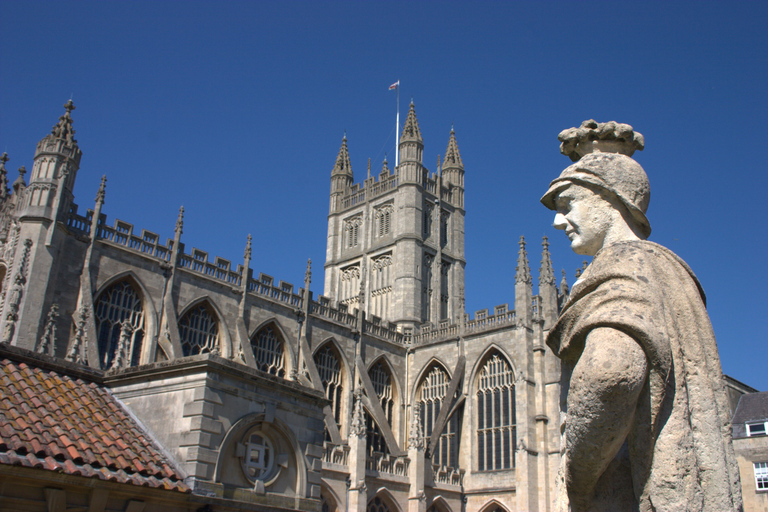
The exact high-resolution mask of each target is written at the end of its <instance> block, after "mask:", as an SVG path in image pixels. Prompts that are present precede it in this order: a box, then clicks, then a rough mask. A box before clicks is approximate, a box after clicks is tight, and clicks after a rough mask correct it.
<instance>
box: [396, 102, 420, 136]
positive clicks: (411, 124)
mask: <svg viewBox="0 0 768 512" xmlns="http://www.w3.org/2000/svg"><path fill="white" fill-rule="evenodd" d="M403 142H419V143H423V142H424V139H422V138H421V130H420V129H419V121H418V120H417V119H416V108H415V107H414V105H413V100H411V105H410V107H409V109H408V117H406V118H405V124H403V133H402V135H401V136H400V143H403Z"/></svg>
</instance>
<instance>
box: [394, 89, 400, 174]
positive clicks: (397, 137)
mask: <svg viewBox="0 0 768 512" xmlns="http://www.w3.org/2000/svg"><path fill="white" fill-rule="evenodd" d="M395 144H396V145H395V169H397V166H398V165H399V164H400V80H398V81H397V121H396V122H395Z"/></svg>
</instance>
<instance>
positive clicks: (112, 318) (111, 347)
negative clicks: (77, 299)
mask: <svg viewBox="0 0 768 512" xmlns="http://www.w3.org/2000/svg"><path fill="white" fill-rule="evenodd" d="M94 309H95V311H96V316H95V320H96V333H97V336H98V345H99V357H100V359H101V361H100V362H101V367H102V368H104V369H108V368H113V367H123V366H132V365H137V364H139V358H140V357H141V348H142V344H143V342H144V308H143V307H142V302H141V297H140V296H139V293H138V292H137V291H136V288H134V286H133V285H132V284H131V283H130V282H129V281H128V280H123V281H119V282H117V283H115V284H113V285H112V286H110V287H109V288H107V289H106V290H104V291H103V292H102V293H101V294H100V295H99V296H98V298H97V299H96V302H95V304H94Z"/></svg>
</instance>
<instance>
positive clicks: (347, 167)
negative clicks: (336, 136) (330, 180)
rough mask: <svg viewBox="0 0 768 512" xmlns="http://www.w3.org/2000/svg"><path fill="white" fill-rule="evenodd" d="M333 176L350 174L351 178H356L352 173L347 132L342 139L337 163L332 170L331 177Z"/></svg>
mask: <svg viewBox="0 0 768 512" xmlns="http://www.w3.org/2000/svg"><path fill="white" fill-rule="evenodd" d="M333 176H349V178H350V179H353V178H354V175H353V174H352V163H351V162H350V160H349V149H347V134H346V133H344V138H343V139H341V147H340V148H339V154H338V155H337V156H336V163H335V164H334V166H333V170H332V171H331V177H333Z"/></svg>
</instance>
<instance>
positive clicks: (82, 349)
mask: <svg viewBox="0 0 768 512" xmlns="http://www.w3.org/2000/svg"><path fill="white" fill-rule="evenodd" d="M87 321H88V308H87V307H86V306H85V304H83V305H82V306H81V307H80V310H79V311H78V314H77V322H76V323H75V338H74V340H72V346H71V347H70V348H69V351H68V352H67V355H66V358H65V359H66V360H67V361H73V362H75V363H79V364H85V363H86V359H85V357H84V354H85V353H86V351H87V350H86V349H87V344H88V334H87V333H86V329H85V324H86V322H87Z"/></svg>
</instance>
